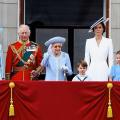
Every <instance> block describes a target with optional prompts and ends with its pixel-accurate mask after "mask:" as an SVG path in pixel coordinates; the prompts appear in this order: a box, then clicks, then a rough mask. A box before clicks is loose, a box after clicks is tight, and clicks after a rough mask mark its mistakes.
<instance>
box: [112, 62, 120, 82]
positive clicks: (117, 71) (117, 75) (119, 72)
mask: <svg viewBox="0 0 120 120" xmlns="http://www.w3.org/2000/svg"><path fill="white" fill-rule="evenodd" d="M110 76H111V77H112V80H113V81H120V65H118V64H117V65H113V66H112V68H111V72H110Z"/></svg>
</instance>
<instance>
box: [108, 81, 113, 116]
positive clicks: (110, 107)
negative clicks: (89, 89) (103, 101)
mask: <svg viewBox="0 0 120 120" xmlns="http://www.w3.org/2000/svg"><path fill="white" fill-rule="evenodd" d="M112 87H113V84H112V83H107V88H108V90H109V101H108V109H107V118H112V117H113V113H112V106H111V89H112Z"/></svg>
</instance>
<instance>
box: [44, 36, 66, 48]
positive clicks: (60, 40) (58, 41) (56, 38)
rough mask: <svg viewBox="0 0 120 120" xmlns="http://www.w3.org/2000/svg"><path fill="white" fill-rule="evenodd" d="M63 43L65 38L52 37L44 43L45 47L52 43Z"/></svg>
mask: <svg viewBox="0 0 120 120" xmlns="http://www.w3.org/2000/svg"><path fill="white" fill-rule="evenodd" d="M64 42H65V38H64V37H60V36H57V37H53V38H51V39H49V40H48V41H47V42H45V46H49V45H50V44H54V43H62V44H63V43H64Z"/></svg>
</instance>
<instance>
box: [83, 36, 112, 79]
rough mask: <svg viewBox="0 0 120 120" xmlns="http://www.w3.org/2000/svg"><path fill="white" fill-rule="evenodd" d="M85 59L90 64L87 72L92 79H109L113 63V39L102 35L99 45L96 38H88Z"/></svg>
mask: <svg viewBox="0 0 120 120" xmlns="http://www.w3.org/2000/svg"><path fill="white" fill-rule="evenodd" d="M107 59H108V63H107ZM85 61H86V62H87V64H88V71H87V74H88V75H89V76H90V78H91V81H107V80H108V75H109V71H110V68H111V66H112V64H113V45H112V40H111V39H109V38H105V37H102V40H101V42H100V44H99V46H98V44H97V42H96V39H95V38H91V39H87V41H86V46H85Z"/></svg>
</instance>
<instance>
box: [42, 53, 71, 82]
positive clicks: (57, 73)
mask: <svg viewBox="0 0 120 120" xmlns="http://www.w3.org/2000/svg"><path fill="white" fill-rule="evenodd" d="M41 65H43V66H44V67H46V76H45V80H48V81H64V80H65V79H66V78H65V74H64V70H63V69H62V67H63V66H66V67H67V68H68V70H67V73H66V74H68V75H71V74H72V69H71V62H70V58H69V55H68V54H67V53H65V52H61V54H60V56H59V57H56V56H54V55H53V54H49V53H47V52H46V53H45V54H44V57H43V60H42V62H41Z"/></svg>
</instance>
